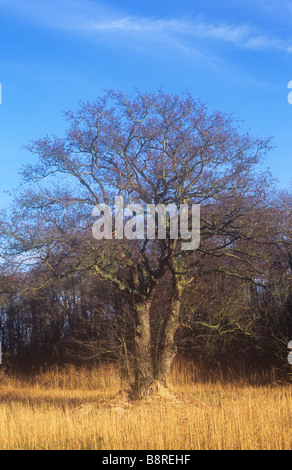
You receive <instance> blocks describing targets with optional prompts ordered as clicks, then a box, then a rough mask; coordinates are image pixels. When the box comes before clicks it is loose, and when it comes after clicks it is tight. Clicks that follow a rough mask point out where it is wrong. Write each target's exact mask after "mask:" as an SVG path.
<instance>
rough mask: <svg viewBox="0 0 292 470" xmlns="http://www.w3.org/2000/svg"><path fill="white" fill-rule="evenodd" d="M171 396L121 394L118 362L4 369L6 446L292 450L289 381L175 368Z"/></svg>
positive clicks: (0, 425) (0, 415)
mask: <svg viewBox="0 0 292 470" xmlns="http://www.w3.org/2000/svg"><path fill="white" fill-rule="evenodd" d="M169 392H170V393H169V394H168V393H164V394H163V393H162V394H161V395H158V396H153V397H151V398H149V399H147V400H145V401H143V402H138V401H129V400H128V398H127V395H126V394H124V393H122V392H121V381H120V379H119V375H118V373H117V371H116V370H115V369H114V367H111V366H107V367H103V368H101V369H98V370H97V369H96V370H91V371H89V370H88V369H85V368H84V369H81V370H80V369H79V370H77V369H75V368H74V367H67V368H66V369H63V370H59V369H57V368H54V369H52V370H50V371H49V372H46V373H43V374H39V375H38V376H36V377H34V378H31V379H23V378H20V377H13V376H8V375H6V374H5V373H4V372H3V371H2V372H1V374H0V449H1V450H17V449H18V450H46V449H48V450H55V449H56V450H58V449H59V450H62V449H70V450H85V449H96V450H195V449H202V450H207V449H222V450H223V449H228V450H229V449H230V450H231V449H268V450H269V449H271V450H274V449H275V450H276V449H279V450H284V449H287V450H290V449H292V434H291V428H292V389H291V385H289V384H279V383H271V384H270V385H268V386H263V385H249V384H248V383H245V382H244V381H241V382H238V381H237V382H235V381H233V382H230V381H229V382H225V381H223V380H220V381H218V382H216V383H211V382H210V383H203V382H200V381H196V382H194V381H193V380H191V379H190V375H189V374H188V372H187V368H186V367H176V369H175V370H174V371H173V374H172V377H171V379H170V385H169Z"/></svg>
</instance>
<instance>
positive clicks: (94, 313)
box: [0, 242, 292, 374]
mask: <svg viewBox="0 0 292 470" xmlns="http://www.w3.org/2000/svg"><path fill="white" fill-rule="evenodd" d="M128 243H129V242H128ZM134 243H135V242H134ZM268 253H269V257H268ZM72 256H73V254H72V249H71V255H70V257H69V256H68V253H66V257H64V255H62V254H61V253H59V256H58V259H56V258H55V260H54V263H55V266H58V271H57V272H55V273H54V275H53V276H52V273H51V270H50V269H49V268H48V266H47V265H46V264H45V263H41V264H36V265H33V266H31V267H30V268H26V270H25V272H20V273H19V272H18V273H17V274H11V273H9V272H6V273H5V272H2V277H1V287H2V292H3V293H2V296H1V306H0V341H1V343H2V351H3V364H4V365H6V367H8V368H9V367H11V368H18V369H20V370H24V371H25V370H27V371H29V370H32V369H37V368H39V367H46V366H52V365H54V364H58V365H62V364H66V363H73V364H76V365H79V364H94V363H98V362H100V361H104V360H112V361H115V362H117V363H118V364H120V366H121V371H122V372H123V373H124V374H127V373H129V371H130V370H131V367H132V364H133V361H134V356H135V319H134V318H133V305H132V302H133V299H132V296H131V294H129V293H127V292H123V291H121V290H120V289H118V288H117V287H116V286H115V285H114V284H113V283H112V282H111V281H107V280H105V279H103V278H102V277H101V276H100V275H99V274H98V273H96V272H95V271H94V270H92V269H87V265H88V262H89V260H88V257H86V263H87V264H86V265H85V264H84V265H83V269H82V270H80V272H74V270H73V272H71V273H69V274H68V273H67V275H66V276H64V277H63V276H62V273H63V271H64V268H65V266H64V259H65V260H66V264H67V262H68V260H69V259H70V263H71V265H72V266H73V265H74V262H73V260H72ZM197 256H199V254H197ZM74 257H75V258H76V260H75V261H76V262H77V264H78V262H79V261H80V260H82V253H81V252H80V253H79V254H78V250H76V248H74ZM264 260H265V264H267V265H268V267H269V269H270V272H269V270H267V269H266V271H265V277H261V278H260V277H259V278H258V279H256V278H254V279H253V280H252V279H248V278H246V279H244V276H239V275H235V273H237V272H239V269H238V266H236V264H237V263H239V261H238V260H236V259H235V260H233V266H232V272H233V273H234V275H232V273H229V274H227V273H226V272H219V271H220V269H219V268H220V267H222V266H221V264H220V259H219V261H218V260H217V259H216V258H215V259H213V258H212V259H211V258H210V259H209V260H207V259H205V260H204V272H198V273H197V276H196V277H195V279H194V280H193V281H192V282H191V283H190V284H189V285H188V286H187V287H186V288H185V289H184V292H183V299H182V307H181V312H180V326H179V328H178V329H177V331H176V335H175V342H176V345H177V348H178V356H179V357H183V358H186V359H188V360H191V361H194V362H195V363H196V364H201V365H202V367H203V368H204V369H205V370H216V367H217V366H218V364H220V366H221V368H222V367H223V369H224V367H226V368H230V367H231V368H233V369H234V370H235V371H236V370H237V369H238V368H239V369H240V370H243V369H245V370H246V371H250V372H254V371H256V370H258V369H259V368H262V369H263V370H265V369H269V368H270V367H275V366H276V367H278V368H279V369H281V370H283V371H286V372H289V370H290V369H289V367H288V365H287V354H288V351H287V344H288V341H289V340H290V339H292V286H291V270H292V265H291V255H290V253H289V251H287V250H286V249H285V247H284V246H281V247H280V248H279V247H276V246H275V247H274V249H273V250H272V251H271V250H270V249H267V252H266V257H264ZM51 262H52V260H51ZM81 264H82V262H81ZM81 264H80V265H81ZM75 265H76V263H75ZM80 265H79V266H80ZM230 268H231V266H229V269H230ZM58 273H59V275H58ZM171 289H172V279H171V276H170V273H166V274H165V275H164V276H163V277H162V278H161V279H160V282H159V285H158V288H157V290H156V293H155V296H154V298H153V302H152V305H151V312H150V319H151V330H152V342H153V348H152V355H153V356H155V355H156V356H159V354H161V349H162V344H163V331H164V327H165V321H166V319H167V317H168V313H169V308H170V301H171V296H170V294H169V293H170V291H171ZM153 360H154V362H155V357H153ZM156 362H157V363H158V360H157V358H156Z"/></svg>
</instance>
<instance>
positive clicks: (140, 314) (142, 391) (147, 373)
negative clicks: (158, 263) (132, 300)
mask: <svg viewBox="0 0 292 470" xmlns="http://www.w3.org/2000/svg"><path fill="white" fill-rule="evenodd" d="M153 297H154V291H152V293H151V294H150V295H149V297H148V298H147V299H145V300H144V301H140V302H138V303H137V304H136V308H135V310H136V317H137V326H136V336H135V371H134V372H135V381H134V390H133V391H134V394H135V396H136V397H137V398H143V397H144V396H147V395H148V393H149V390H150V388H151V385H152V384H153V382H154V373H153V361H152V355H151V332H150V307H151V304H152V300H153Z"/></svg>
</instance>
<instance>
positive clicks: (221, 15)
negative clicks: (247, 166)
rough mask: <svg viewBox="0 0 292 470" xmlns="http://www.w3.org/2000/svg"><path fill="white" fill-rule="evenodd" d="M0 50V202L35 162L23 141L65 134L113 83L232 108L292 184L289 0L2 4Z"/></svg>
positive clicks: (284, 181) (283, 181)
mask: <svg viewBox="0 0 292 470" xmlns="http://www.w3.org/2000/svg"><path fill="white" fill-rule="evenodd" d="M0 47H1V49H0V82H1V84H2V104H1V105H0V172H1V187H0V207H4V206H5V205H6V204H7V203H8V201H9V200H10V198H9V196H8V194H7V193H6V191H7V190H12V189H13V188H18V187H19V184H20V178H19V175H18V172H19V169H20V167H21V165H23V164H25V163H28V162H32V161H33V158H34V157H33V156H32V155H31V154H29V153H28V152H27V151H26V150H23V149H22V146H23V145H25V144H27V143H28V142H29V140H31V139H37V138H41V137H43V136H45V135H47V134H56V135H60V136H62V135H63V133H64V130H65V128H66V122H65V120H64V118H63V115H62V111H64V110H76V109H78V107H79V101H80V100H82V101H87V100H90V101H91V100H94V99H95V98H96V97H97V96H98V95H100V94H102V93H103V90H104V89H108V88H115V89H119V90H123V91H126V92H127V91H131V90H132V89H133V87H138V88H139V89H141V90H143V91H147V90H150V91H152V90H155V89H157V88H159V87H160V86H163V87H164V89H165V90H166V91H168V92H171V93H180V92H182V91H184V90H188V91H189V92H190V93H191V94H192V95H193V97H195V98H199V99H200V100H201V101H204V102H206V103H207V104H208V107H209V109H210V110H220V111H224V112H227V113H230V112H234V116H235V117H237V118H239V119H242V120H243V121H244V122H243V123H242V124H241V127H242V129H243V130H244V131H245V130H248V129H250V130H251V132H252V133H253V134H255V135H258V136H262V137H265V136H269V135H273V136H274V145H275V147H276V148H275V150H273V151H272V152H271V153H270V154H269V157H268V158H267V160H266V163H265V166H269V167H270V169H271V172H272V174H273V175H274V176H275V177H276V178H277V179H278V180H279V183H278V185H279V187H281V188H283V189H286V188H289V187H290V188H291V182H292V159H291V156H292V105H291V104H289V103H288V99H287V98H288V93H289V89H288V83H289V82H290V81H291V80H292V1H291V0H237V1H234V0H232V1H231V0H220V1H211V0H204V2H202V1H198V0H147V1H144V0H139V1H137V0H135V1H134V0H107V1H106V2H99V1H93V0H82V1H81V0H58V1H56V0H50V1H47V0H38V1H37V0H26V1H25V2H23V1H21V0H0ZM291 91H292V90H291Z"/></svg>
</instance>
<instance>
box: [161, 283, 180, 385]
mask: <svg viewBox="0 0 292 470" xmlns="http://www.w3.org/2000/svg"><path fill="white" fill-rule="evenodd" d="M180 307H181V289H177V290H176V291H175V293H174V295H173V297H172V300H171V312H170V315H169V317H168V318H167V321H166V326H165V333H164V346H163V350H162V353H161V357H160V360H159V364H158V381H159V382H160V383H161V385H163V386H164V387H166V385H167V378H168V376H169V373H170V370H171V366H172V364H173V361H174V359H175V356H176V354H177V347H176V344H175V333H176V331H177V329H178V327H179V316H180Z"/></svg>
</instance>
